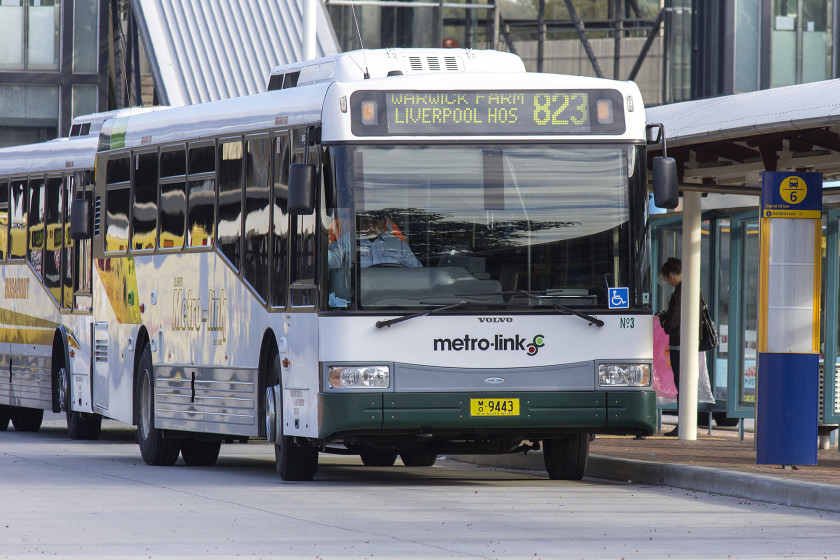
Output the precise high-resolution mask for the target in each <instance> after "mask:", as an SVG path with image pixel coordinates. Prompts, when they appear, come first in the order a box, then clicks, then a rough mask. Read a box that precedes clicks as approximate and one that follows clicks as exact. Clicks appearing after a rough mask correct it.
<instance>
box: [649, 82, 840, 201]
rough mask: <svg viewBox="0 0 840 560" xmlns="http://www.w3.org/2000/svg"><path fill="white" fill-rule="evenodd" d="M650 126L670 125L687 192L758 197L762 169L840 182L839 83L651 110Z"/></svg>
mask: <svg viewBox="0 0 840 560" xmlns="http://www.w3.org/2000/svg"><path fill="white" fill-rule="evenodd" d="M647 120H648V122H649V123H663V124H664V125H665V132H666V137H667V150H668V155H669V156H671V157H673V158H674V159H676V160H677V170H678V175H679V181H680V189H681V190H684V191H688V190H697V191H702V192H709V193H731V194H758V189H760V185H761V172H762V171H819V172H822V173H823V174H824V175H825V180H826V181H831V180H836V179H838V178H840V80H827V81H824V82H815V83H810V84H801V85H796V86H788V87H781V88H775V89H769V90H762V91H755V92H750V93H742V94H737V95H729V96H725V97H718V98H713V99H701V100H698V101H687V102H684V103H674V104H671V105H662V106H660V107H652V108H649V109H648V110H647ZM652 152H655V154H653V155H658V153H660V152H661V149H655V150H652Z"/></svg>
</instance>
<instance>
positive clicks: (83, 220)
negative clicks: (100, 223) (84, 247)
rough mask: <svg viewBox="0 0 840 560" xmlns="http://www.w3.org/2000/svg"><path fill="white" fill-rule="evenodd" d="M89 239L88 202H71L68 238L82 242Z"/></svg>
mask: <svg viewBox="0 0 840 560" xmlns="http://www.w3.org/2000/svg"><path fill="white" fill-rule="evenodd" d="M90 237H91V231H90V200H87V199H84V198H80V199H76V200H73V201H71V202H70V238H71V239H75V240H82V239H90Z"/></svg>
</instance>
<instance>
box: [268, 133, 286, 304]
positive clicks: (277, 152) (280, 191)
mask: <svg viewBox="0 0 840 560" xmlns="http://www.w3.org/2000/svg"><path fill="white" fill-rule="evenodd" d="M274 142H275V144H274V189H273V193H272V195H273V196H274V203H273V204H274V223H273V224H272V227H273V232H272V233H273V235H272V241H271V248H272V251H273V254H272V255H271V263H272V264H271V281H270V282H269V284H270V285H271V305H272V306H274V307H284V306H285V305H286V297H287V294H288V286H289V278H288V271H289V267H288V259H289V214H288V212H287V209H288V205H287V202H288V200H289V163H290V162H289V134H288V133H287V132H284V133H282V135H278V136H277V137H276V138H275V139H274Z"/></svg>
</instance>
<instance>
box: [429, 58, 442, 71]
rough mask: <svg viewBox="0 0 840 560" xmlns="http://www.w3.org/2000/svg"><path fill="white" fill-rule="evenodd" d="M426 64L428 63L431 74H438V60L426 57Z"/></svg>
mask: <svg viewBox="0 0 840 560" xmlns="http://www.w3.org/2000/svg"><path fill="white" fill-rule="evenodd" d="M426 62H428V63H429V70H431V71H432V72H440V60H438V58H437V57H436V56H429V57H426Z"/></svg>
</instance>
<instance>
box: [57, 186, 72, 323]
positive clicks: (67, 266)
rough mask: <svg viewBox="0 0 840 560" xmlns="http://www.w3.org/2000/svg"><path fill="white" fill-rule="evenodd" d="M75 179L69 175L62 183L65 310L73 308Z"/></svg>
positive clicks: (62, 266) (63, 302)
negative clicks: (72, 232)
mask: <svg viewBox="0 0 840 560" xmlns="http://www.w3.org/2000/svg"><path fill="white" fill-rule="evenodd" d="M74 179H75V177H74V176H73V175H67V176H66V177H64V181H62V183H61V210H60V211H61V217H62V218H61V219H62V220H63V222H62V224H63V225H62V233H63V237H64V248H63V249H62V257H61V286H62V291H63V293H64V297H63V299H62V300H61V307H62V308H63V309H72V308H73V240H72V239H70V199H71V197H72V196H73V183H74Z"/></svg>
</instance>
